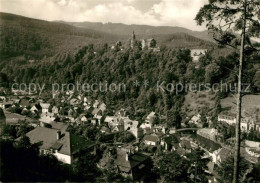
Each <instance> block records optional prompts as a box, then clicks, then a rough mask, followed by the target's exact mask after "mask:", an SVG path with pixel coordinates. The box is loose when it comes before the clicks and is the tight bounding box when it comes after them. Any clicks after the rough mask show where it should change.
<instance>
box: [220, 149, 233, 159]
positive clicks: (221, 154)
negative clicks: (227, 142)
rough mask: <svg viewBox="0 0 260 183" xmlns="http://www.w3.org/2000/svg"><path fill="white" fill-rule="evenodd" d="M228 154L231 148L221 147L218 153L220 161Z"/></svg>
mask: <svg viewBox="0 0 260 183" xmlns="http://www.w3.org/2000/svg"><path fill="white" fill-rule="evenodd" d="M230 154H231V150H229V149H227V148H221V150H220V151H219V153H218V156H219V157H220V159H221V161H224V160H225V159H226V158H227V157H228V156H229V155H230Z"/></svg>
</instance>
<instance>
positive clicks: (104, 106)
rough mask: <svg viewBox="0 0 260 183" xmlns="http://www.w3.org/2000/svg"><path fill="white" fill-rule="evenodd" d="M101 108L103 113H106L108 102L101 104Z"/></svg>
mask: <svg viewBox="0 0 260 183" xmlns="http://www.w3.org/2000/svg"><path fill="white" fill-rule="evenodd" d="M99 109H100V110H101V111H102V114H104V112H105V111H106V109H107V106H106V104H105V103H102V104H100V106H99Z"/></svg>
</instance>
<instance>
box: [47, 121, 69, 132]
mask: <svg viewBox="0 0 260 183" xmlns="http://www.w3.org/2000/svg"><path fill="white" fill-rule="evenodd" d="M50 126H51V128H52V129H55V130H60V131H61V132H66V131H67V129H68V127H69V124H68V123H62V122H56V121H53V122H51V123H50Z"/></svg>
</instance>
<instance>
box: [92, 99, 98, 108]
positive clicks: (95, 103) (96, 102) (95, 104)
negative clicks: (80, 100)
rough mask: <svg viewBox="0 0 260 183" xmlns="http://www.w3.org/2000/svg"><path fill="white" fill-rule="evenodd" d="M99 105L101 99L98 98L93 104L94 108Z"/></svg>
mask: <svg viewBox="0 0 260 183" xmlns="http://www.w3.org/2000/svg"><path fill="white" fill-rule="evenodd" d="M98 105H99V101H98V100H95V102H94V104H93V107H94V108H98Z"/></svg>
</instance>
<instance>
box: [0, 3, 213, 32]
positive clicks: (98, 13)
mask: <svg viewBox="0 0 260 183" xmlns="http://www.w3.org/2000/svg"><path fill="white" fill-rule="evenodd" d="M207 2H208V0H0V11H1V12H6V13H13V14H18V15H23V16H26V17H31V18H37V19H42V20H48V21H55V20H63V21H70V22H83V21H90V22H103V23H107V22H112V23H124V24H145V25H153V26H179V27H185V28H188V29H191V30H197V31H201V30H205V27H203V26H197V25H196V22H195V21H194V18H195V16H196V14H197V12H198V11H199V9H200V7H202V6H203V5H204V4H206V3H207Z"/></svg>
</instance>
